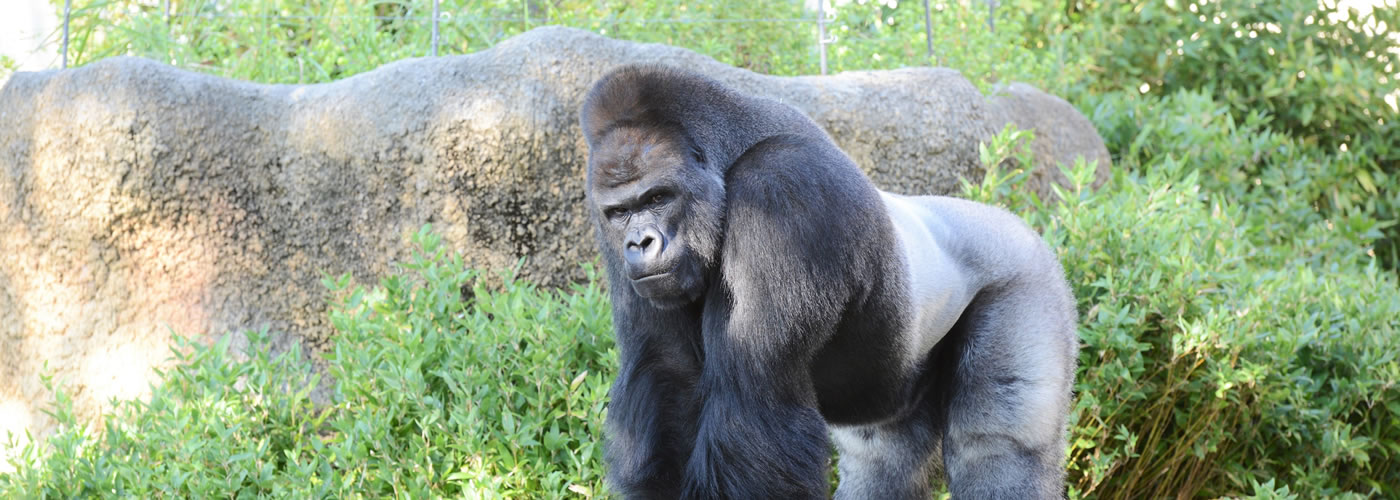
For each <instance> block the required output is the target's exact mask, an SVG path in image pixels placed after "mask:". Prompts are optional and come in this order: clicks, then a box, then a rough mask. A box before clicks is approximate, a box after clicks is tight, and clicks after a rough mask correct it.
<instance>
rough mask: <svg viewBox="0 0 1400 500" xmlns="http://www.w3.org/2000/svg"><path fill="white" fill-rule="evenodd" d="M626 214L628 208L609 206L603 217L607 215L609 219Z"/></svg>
mask: <svg viewBox="0 0 1400 500" xmlns="http://www.w3.org/2000/svg"><path fill="white" fill-rule="evenodd" d="M626 216H627V210H625V209H622V208H618V207H613V208H609V209H607V210H604V211H603V217H607V218H609V219H618V218H621V217H626Z"/></svg>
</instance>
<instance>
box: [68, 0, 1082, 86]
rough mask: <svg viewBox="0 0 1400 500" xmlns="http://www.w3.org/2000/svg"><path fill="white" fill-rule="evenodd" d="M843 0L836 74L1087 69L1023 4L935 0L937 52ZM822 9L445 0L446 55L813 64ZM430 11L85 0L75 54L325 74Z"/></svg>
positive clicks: (900, 16) (796, 70) (251, 76)
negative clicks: (644, 45)
mask: <svg viewBox="0 0 1400 500" xmlns="http://www.w3.org/2000/svg"><path fill="white" fill-rule="evenodd" d="M55 1H56V4H57V5H58V6H59V7H61V6H62V2H61V1H57V0H55ZM829 3H831V2H829ZM835 4H836V5H830V6H828V7H827V8H828V9H829V10H828V11H827V15H828V23H827V24H828V27H827V30H828V31H827V33H828V39H829V40H830V44H829V45H828V48H827V50H828V52H829V57H830V64H829V71H831V72H839V71H846V70H862V69H878V68H896V67H901V66H906V65H909V64H929V63H933V62H938V63H941V64H943V65H947V66H950V67H955V68H958V69H960V70H961V71H963V72H965V73H967V74H969V75H970V76H971V77H972V78H973V80H974V81H975V82H977V83H978V84H984V83H985V82H993V81H997V80H1002V79H1018V80H1022V81H1031V82H1037V83H1040V84H1041V85H1042V86H1047V85H1048V86H1049V87H1050V88H1052V89H1053V88H1059V87H1060V86H1063V85H1068V84H1069V83H1071V82H1074V81H1075V80H1076V79H1077V77H1078V75H1080V74H1082V72H1080V71H1078V70H1077V68H1079V67H1080V66H1082V64H1080V62H1079V61H1070V60H1068V59H1067V58H1069V57H1070V55H1069V54H1067V53H1065V52H1064V51H1058V50H1051V51H1032V50H1028V49H1027V48H1025V47H1022V46H1020V45H1019V44H1017V43H1014V42H1013V41H1012V40H1013V39H1012V38H1010V37H1008V36H1006V34H1007V33H1017V32H1019V31H1021V30H1026V29H1030V27H1029V26H1026V25H1025V22H1026V20H1027V19H1028V18H1027V17H1026V16H1025V15H1022V14H1021V12H1022V11H1021V10H1017V9H1009V8H1003V9H998V10H997V11H995V12H996V16H997V20H996V21H995V23H996V25H997V26H1000V28H999V29H1001V30H1002V33H1003V34H1002V35H1000V36H998V35H997V34H996V33H995V32H993V31H992V30H991V29H990V27H989V26H988V25H987V22H986V19H987V17H986V16H987V11H985V10H981V9H977V8H974V7H973V6H971V5H964V4H961V3H952V4H947V3H943V2H937V3H935V4H934V5H933V8H935V9H936V11H935V12H934V15H933V16H932V17H931V18H930V19H931V20H932V21H933V24H932V25H931V28H932V30H933V32H934V33H935V47H936V48H935V53H936V54H937V57H936V58H930V57H929V55H928V50H927V48H926V45H927V43H926V37H925V29H924V27H925V19H924V11H923V9H922V8H921V7H919V6H918V5H916V4H913V3H907V2H906V3H905V4H904V6H903V7H902V8H896V6H898V5H900V4H899V3H898V2H893V1H890V2H885V1H878V2H876V1H870V0H855V1H848V2H835ZM813 7H814V4H813V5H807V6H804V4H803V3H802V2H798V1H791V0H780V1H773V2H746V1H739V0H724V1H719V2H694V1H686V0H648V1H646V2H619V1H612V0H555V1H533V0H524V1H522V0H442V2H441V5H440V7H439V10H440V12H441V13H442V14H441V16H442V17H441V18H440V22H439V31H440V34H439V37H440V38H439V54H442V55H448V54H465V53H471V52H476V51H479V50H483V49H487V48H490V47H491V46H493V45H495V44H496V43H498V42H500V41H501V40H504V39H506V38H509V37H511V36H514V35H518V34H520V33H523V32H525V31H528V30H530V29H532V28H535V27H538V26H544V25H551V24H552V25H563V26H573V27H578V28H583V29H587V30H590V31H594V32H597V33H600V34H603V35H606V36H609V37H612V38H618V39H625V40H633V41H639V42H656V43H665V44H670V45H677V46H683V47H686V48H689V49H691V50H695V51H697V52H700V53H702V54H706V55H709V56H711V57H714V58H716V59H718V60H719V61H722V62H725V63H728V64H731V65H735V66H739V67H743V68H748V69H751V70H754V71H757V72H760V73H768V74H779V75H797V74H815V73H818V72H819V71H820V63H819V59H820V58H819V55H818V48H817V40H818V35H817V23H816V20H817V13H816V12H815V10H814V8H813ZM431 19H432V2H431V1H429V0H400V1H391V2H297V1H291V0H254V1H245V2H218V1H215V0H192V1H189V2H179V1H176V2H172V3H171V10H170V15H169V16H168V17H167V15H166V11H165V4H164V3H163V2H162V1H159V0H109V1H105V2H96V3H91V4H86V5H82V6H78V7H75V8H74V13H73V28H72V29H73V35H72V40H73V44H72V48H71V49H70V52H71V53H70V56H71V58H72V60H73V61H74V65H82V64H86V63H88V62H91V61H95V60H98V59H102V58H105V57H110V56H115V55H138V56H143V57H148V58H152V59H156V60H160V61H165V62H168V63H170V64H173V65H176V66H182V67H186V68H191V69H197V70H202V71H208V72H212V73H215V74H220V75H223V76H228V77H234V78H241V79H247V80H254V81H260V82H267V83H314V82H324V81H329V80H335V79H339V78H344V77H346V76H350V75H353V74H356V73H360V72H363V71H368V70H371V69H374V68H376V67H379V66H380V65H383V64H386V63H389V62H392V61H396V60H399V59H403V58H407V57H420V56H425V55H428V54H429V52H430V50H431V49H430V47H431V46H432V23H431ZM948 33H958V34H959V36H946V35H947V34H948ZM940 34H941V35H943V36H939V35H940ZM989 47H990V48H991V49H989ZM935 59H936V61H935Z"/></svg>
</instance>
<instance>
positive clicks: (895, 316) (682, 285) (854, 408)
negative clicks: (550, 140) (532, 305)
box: [581, 66, 1033, 499]
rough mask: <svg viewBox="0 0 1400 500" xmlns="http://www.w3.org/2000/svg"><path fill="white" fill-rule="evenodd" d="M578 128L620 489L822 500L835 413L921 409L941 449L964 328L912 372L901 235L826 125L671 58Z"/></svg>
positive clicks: (600, 93)
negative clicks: (596, 251) (608, 348)
mask: <svg viewBox="0 0 1400 500" xmlns="http://www.w3.org/2000/svg"><path fill="white" fill-rule="evenodd" d="M581 122H582V123H581V124H582V128H583V132H584V135H585V138H586V139H587V141H588V145H589V149H590V158H589V165H588V179H587V189H588V200H589V212H590V215H591V217H592V218H593V220H594V222H595V224H596V226H597V235H598V238H599V247H600V249H601V253H602V255H603V258H604V260H605V263H606V265H607V270H608V279H609V282H610V284H611V286H610V293H611V297H612V303H613V314H614V318H613V321H614V325H615V326H616V330H617V343H618V347H619V351H620V361H621V369H620V373H619V375H618V378H617V381H616V383H615V384H614V386H613V389H612V393H611V394H612V403H611V406H610V407H609V410H608V422H607V428H608V433H609V440H608V443H607V451H606V459H607V462H608V465H609V468H610V469H609V481H610V484H611V485H612V487H613V488H614V489H616V490H618V492H620V493H621V494H622V495H624V496H626V497H628V498H678V497H679V498H726V499H756V498H784V499H786V498H824V497H826V496H827V493H828V485H827V484H826V471H827V469H828V463H827V462H828V450H829V447H828V439H827V432H828V431H827V425H828V424H835V425H841V424H851V425H861V424H873V423H879V422H885V421H890V422H896V421H917V422H915V423H916V424H918V425H917V427H916V428H915V430H916V432H913V434H911V436H917V437H906V438H900V440H901V442H908V443H909V444H908V446H911V447H912V446H917V447H918V448H919V449H918V450H917V453H914V454H911V456H915V455H917V457H924V456H927V455H928V454H930V453H932V449H933V448H934V447H936V446H937V444H936V443H935V442H936V441H937V439H938V438H940V437H941V436H943V435H944V434H945V433H946V426H947V422H948V421H949V416H948V413H947V411H946V408H947V407H948V405H949V404H952V401H953V400H954V399H956V398H957V397H958V395H957V394H956V393H955V390H954V389H953V388H951V387H950V386H949V385H948V384H946V383H941V384H940V383H938V381H940V380H949V379H951V378H953V377H954V376H956V375H957V374H956V373H955V371H956V369H957V367H958V366H959V364H960V363H961V361H960V359H961V358H962V357H963V354H964V351H965V350H966V349H967V347H966V343H967V335H968V334H967V332H966V331H965V330H968V327H967V326H966V325H963V322H961V321H960V322H959V326H956V327H954V329H953V330H954V331H953V332H951V333H950V336H949V337H948V338H946V339H945V341H944V342H942V343H940V344H939V345H938V347H937V348H935V349H934V350H933V352H932V353H931V355H930V356H928V357H927V358H926V359H925V361H924V362H922V363H921V364H920V366H921V367H920V368H918V369H909V368H908V367H906V366H904V365H903V364H902V361H901V360H902V358H901V356H904V355H905V354H904V353H905V350H906V349H907V348H908V344H909V342H910V341H909V339H908V338H905V337H904V336H907V335H908V332H909V331H910V330H911V328H910V322H911V321H912V318H913V316H914V314H913V311H912V310H911V307H912V306H911V305H910V290H909V289H910V286H911V285H910V283H911V282H910V277H909V275H908V271H907V270H906V269H905V267H904V260H903V259H904V257H903V256H902V255H903V254H901V253H900V252H901V250H900V249H899V241H898V239H897V237H896V235H895V227H894V225H893V223H892V221H891V219H890V216H889V215H888V214H887V212H886V207H885V203H884V201H882V198H881V194H880V192H879V191H878V190H877V189H876V188H875V187H874V186H873V185H872V184H871V183H870V181H869V180H868V179H867V178H866V176H865V175H864V174H863V173H862V172H861V171H860V169H858V168H857V167H856V165H855V164H854V163H853V162H852V161H851V160H850V159H849V158H848V157H847V156H846V155H845V154H844V153H843V152H841V151H840V150H839V149H838V148H837V147H836V145H835V144H834V143H833V142H832V140H831V139H830V137H828V136H827V134H826V133H825V132H824V131H822V129H821V128H820V127H818V126H817V125H816V124H815V123H813V122H812V121H811V120H810V119H808V118H807V117H806V116H804V115H803V114H801V113H800V112H798V111H796V110H795V109H793V108H792V107H790V106H787V105H783V104H780V103H777V102H774V101H771V100H767V99H760V98H755V97H750V96H745V95H742V94H739V93H737V92H734V91H732V90H730V89H728V88H726V87H724V86H722V85H720V84H719V83H717V82H715V81H713V80H710V79H708V78H705V77H701V76H698V75H694V74H690V73H686V72H683V71H679V70H675V69H670V68H665V67H659V66H629V67H624V68H621V69H619V70H616V71H614V72H612V73H610V74H608V75H607V76H605V77H603V78H602V79H601V80H599V82H598V83H597V84H596V85H595V86H594V88H593V90H592V91H591V92H590V93H589V95H588V97H587V99H586V101H585V104H584V106H583V110H582V119H581ZM994 380H995V381H996V382H997V383H1002V382H1005V381H1007V380H1009V381H1010V382H1006V383H1013V384H1014V383H1015V379H1014V375H1013V376H1010V378H1008V376H1002V377H1001V378H996V379H994ZM969 404H974V403H969ZM914 441H918V442H919V444H917V445H915V444H914ZM946 451H947V450H945V452H946ZM911 453H912V452H911ZM917 457H916V458H917ZM1032 458H1033V457H1032ZM1020 459H1021V458H1018V459H1017V460H1020ZM920 460H921V459H920ZM916 486H917V485H916ZM888 491H896V490H894V489H890V490H888ZM909 491H920V490H919V487H913V488H912V489H910V490H909ZM955 491H956V489H955Z"/></svg>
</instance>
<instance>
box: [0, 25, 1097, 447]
mask: <svg viewBox="0 0 1400 500" xmlns="http://www.w3.org/2000/svg"><path fill="white" fill-rule="evenodd" d="M637 61H655V62H663V63H667V64H672V65H677V66H682V67H687V68H691V69H694V70H698V71H701V72H704V73H707V74H709V75H712V76H714V77H716V78H718V79H720V80H723V81H726V82H728V83H730V84H732V85H734V86H736V87H738V88H740V89H742V90H744V91H746V92H752V93H755V94H761V95H766V96H770V97H773V98H776V99H780V100H782V101H784V102H788V103H791V104H792V105H794V106H797V107H798V108H801V109H802V110H804V111H806V112H807V113H808V114H810V115H811V116H812V117H813V118H815V119H816V121H817V122H818V123H820V124H821V125H822V126H824V127H826V129H827V130H828V131H830V133H831V134H832V136H833V137H835V138H836V141H837V142H838V143H840V145H841V147H842V148H844V149H845V150H846V151H847V152H849V153H850V154H851V156H852V157H853V158H854V159H855V160H856V162H857V163H859V164H860V165H861V166H863V167H865V168H866V169H867V170H868V171H869V172H870V175H871V178H872V179H874V181H875V182H876V184H878V185H879V186H881V187H883V188H885V189H888V190H892V191H897V192H904V193H948V192H951V191H953V190H955V189H956V186H957V179H958V178H959V177H962V176H972V177H977V176H978V175H979V170H978V164H977V143H978V141H980V140H983V139H985V138H987V137H988V136H989V135H990V134H992V133H993V132H994V131H996V130H1000V129H1001V125H1002V124H1003V123H1005V122H1007V121H1016V122H1017V123H1022V121H1021V120H1020V118H1019V117H1021V116H1033V117H1035V118H1033V119H1031V120H1030V121H1026V122H1024V123H1029V124H1030V125H1031V126H1033V127H1035V128H1036V132H1037V134H1038V136H1039V138H1040V140H1042V141H1045V144H1047V145H1048V146H1046V149H1044V150H1043V151H1042V149H1041V148H1039V146H1038V149H1037V151H1038V152H1039V153H1041V157H1042V158H1043V159H1045V160H1046V161H1051V160H1053V161H1064V160H1067V159H1069V158H1072V157H1073V156H1075V155H1085V156H1088V157H1090V158H1093V159H1098V160H1100V165H1101V168H1103V169H1104V170H1103V171H1104V172H1106V171H1107V167H1108V165H1107V164H1108V162H1107V158H1108V156H1107V152H1106V151H1105V150H1104V147H1103V142H1102V141H1101V140H1100V139H1099V138H1098V136H1097V134H1096V133H1095V132H1094V130H1093V129H1092V127H1091V126H1089V124H1088V122H1087V121H1085V120H1084V119H1083V117H1081V116H1079V115H1078V114H1077V113H1076V112H1075V111H1074V110H1073V109H1072V108H1070V107H1068V106H1058V105H1056V106H1051V107H1049V108H1045V109H1039V108H1037V106H1039V103H1042V102H1051V103H1052V104H1057V103H1056V102H1055V100H1054V98H1052V97H1049V96H1045V95H1044V94H1043V93H1040V92H1039V91H1035V90H1034V89H1030V88H1022V89H1020V90H1018V91H1017V92H1016V93H1013V94H1011V95H1012V97H1013V98H1012V99H1011V100H1006V99H1003V98H997V100H995V102H996V103H997V104H995V105H993V106H989V104H988V101H986V100H985V99H984V98H983V96H981V95H980V94H979V93H978V92H977V90H976V89H975V88H974V87H973V86H972V85H970V84H969V83H968V82H967V81H966V80H965V79H963V78H962V76H960V75H959V74H958V73H957V72H955V71H952V70H947V69H933V68H911V69H904V70H896V71H876V72H858V73H845V74H840V75H834V76H811V77H793V78H781V77H771V76H764V75H759V74H755V73H751V72H749V71H745V70H742V69H736V68H732V67H729V66H726V65H724V64H721V63H718V62H716V61H714V60H712V59H710V58H708V57H705V56H701V55H698V54H696V53H694V52H690V51H687V50H683V49H678V48H674V47H669V46H663V45H650V44H636V43H629V42H623V41H616V40H610V39H607V38H603V37H600V36H597V35H593V34H591V33H588V32H584V31H578V30H573V29H565V28H541V29H537V30H534V31H531V32H529V33H527V34H524V35H521V36H519V37H516V38H513V39H511V40H508V41H505V42H503V43H501V44H500V45H499V46H497V47H496V48H493V49H491V50H487V51H483V52H479V53H476V54H472V55H466V56H456V57H441V58H431V59H427V58H425V59H413V60H406V61H400V62H397V63H394V64H389V65H386V66H384V67H382V68H379V69H377V70H374V71H371V72H368V73H365V74H361V75H358V76H355V77H352V78H347V79H345V80H342V81H338V82H334V83H326V84H318V85H260V84H254V83H247V82H241V81H234V80H228V79H223V78H216V77H212V76H208V75H203V74H199V73H191V72H188V71H183V70H179V69H175V68H172V67H169V66H166V65H162V64H159V63H156V62H152V61H148V60H143V59H134V58H113V59H108V60H104V61H101V62H97V63H94V64H91V65H88V66H85V67H82V68H77V69H70V70H64V71H46V72H39V73H19V74H17V75H15V76H13V77H12V78H11V79H10V80H9V81H8V82H7V83H6V84H5V86H4V88H3V90H0V435H2V434H3V428H6V427H7V428H9V429H19V428H30V429H35V430H38V429H42V428H44V427H46V426H47V421H46V418H45V417H43V416H42V414H41V412H40V410H41V405H42V402H43V401H44V400H45V398H47V394H46V393H45V392H44V391H43V389H42V387H41V385H40V382H39V377H38V374H39V373H40V371H41V367H43V366H44V364H45V363H47V364H48V366H49V367H50V368H51V369H52V370H53V371H54V372H55V374H56V375H57V376H58V378H59V379H63V380H66V381H67V382H68V383H69V387H70V389H72V390H75V391H76V397H75V399H76V401H77V403H78V409H79V411H80V412H82V413H86V414H89V415H90V414H92V413H93V412H94V411H96V410H98V409H100V406H101V403H102V402H104V401H106V400H107V399H108V398H109V397H122V398H128V397H134V396H138V395H140V394H141V393H142V392H143V391H144V389H145V387H146V383H147V382H148V381H149V380H150V378H151V377H150V375H151V371H150V368H151V367H153V366H157V365H159V364H161V363H162V362H163V360H165V358H166V357H167V355H168V342H169V338H168V336H169V334H170V331H171V330H174V331H178V332H182V333H185V334H194V335H207V334H210V333H222V332H225V331H230V330H238V329H245V328H258V327H269V328H271V329H272V330H273V331H275V332H283V334H282V335H281V336H279V337H278V338H279V339H280V340H279V342H280V343H281V345H283V346H285V345H288V344H289V343H291V342H302V343H304V344H306V345H309V346H310V347H312V349H313V350H314V349H315V348H317V347H321V346H323V345H324V342H325V340H326V336H327V335H328V333H329V327H328V325H327V321H326V318H325V314H324V312H325V305H324V300H325V291H324V290H323V288H322V286H321V284H320V283H319V279H320V277H321V273H322V272H323V271H325V272H329V273H331V274H339V273H343V272H347V271H348V272H351V273H353V274H354V276H355V277H356V278H357V279H358V280H361V281H362V282H368V281H372V280H374V279H376V278H377V277H379V276H382V275H384V274H385V273H386V272H388V271H390V268H389V266H388V263H389V262H391V261H394V260H396V259H400V258H402V257H404V256H405V255H406V251H407V250H406V245H405V235H406V234H408V233H410V232H411V231H413V230H415V229H417V228H418V227H420V226H421V225H422V224H423V223H425V222H434V223H436V226H435V227H436V228H437V229H438V230H439V231H440V232H442V233H443V235H444V237H445V239H446V241H447V243H448V244H450V245H451V246H452V247H454V248H456V249H459V250H461V251H463V252H465V253H466V255H467V256H468V258H469V259H470V261H471V263H473V264H474V265H476V266H480V267H484V268H503V267H507V266H509V265H511V264H513V263H515V262H516V261H517V260H518V259H520V258H522V257H523V258H526V259H527V260H526V262H525V265H524V267H523V273H524V275H525V276H526V277H527V278H529V279H532V280H535V281H537V282H541V283H543V284H549V285H558V284H562V283H566V282H568V281H570V280H574V279H577V278H580V277H581V272H580V268H579V263H580V262H583V261H588V260H590V259H592V258H593V256H594V252H593V250H592V249H591V244H592V237H591V234H590V230H589V229H588V227H587V226H586V218H585V214H584V212H583V202H584V197H583V187H582V179H583V170H584V160H585V158H586V150H585V147H584V143H583V140H582V138H581V137H580V134H579V130H578V126H577V114H576V113H577V109H578V105H579V102H580V100H581V98H582V96H583V94H584V93H585V92H586V91H587V89H588V88H589V85H590V84H591V83H592V82H593V81H594V79H596V78H597V77H599V76H600V75H602V74H603V73H604V72H606V71H607V70H608V69H609V68H611V67H613V66H615V65H618V64H621V63H626V62H637ZM1019 96H1029V97H1019ZM1062 102H1063V101H1059V103H1062ZM993 110H995V112H992V111H993ZM1066 138H1068V139H1066Z"/></svg>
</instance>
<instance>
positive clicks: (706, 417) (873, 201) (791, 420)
mask: <svg viewBox="0 0 1400 500" xmlns="http://www.w3.org/2000/svg"><path fill="white" fill-rule="evenodd" d="M827 144H828V143H826V142H825V141H824V140H816V139H814V138H811V137H803V136H779V137H774V138H769V139H767V140H765V141H763V142H761V143H759V144H758V145H756V146H754V147H753V148H751V149H750V150H749V151H748V152H746V153H745V154H744V155H743V156H742V157H741V158H740V159H739V160H738V161H737V162H735V164H734V165H733V166H732V167H731V168H730V170H729V171H728V174H727V176H726V184H727V186H728V192H729V197H728V199H729V203H728V206H727V220H726V229H725V237H724V250H723V256H722V259H721V261H722V266H723V267H722V272H721V273H720V274H721V276H723V282H722V283H720V284H718V285H717V286H713V287H711V289H710V290H709V293H708V294H707V296H706V298H705V310H704V320H703V328H704V338H705V344H704V345H705V363H704V367H703V371H702V375H701V378H700V383H699V391H700V393H701V394H702V395H703V397H704V401H705V403H704V407H703V409H701V415H700V419H699V422H700V423H701V424H700V425H701V426H700V428H699V430H698V434H697V437H696V441H695V450H694V452H693V453H692V455H691V456H690V460H689V465H688V467H687V474H686V483H685V492H684V494H683V497H685V498H824V497H826V495H827V488H828V486H827V484H826V475H825V470H826V467H827V457H828V448H827V439H826V426H825V423H824V420H823V418H822V415H821V413H820V412H819V410H818V401H817V396H816V392H815V389H814V383H813V380H812V374H811V368H810V367H811V363H812V360H813V358H814V356H815V355H816V353H817V351H818V350H819V349H820V348H822V347H823V346H824V345H826V344H827V342H828V340H829V339H830V338H831V337H832V335H833V333H834V331H835V329H836V326H837V324H838V323H839V322H840V321H841V319H842V313H843V312H844V310H845V308H846V307H847V306H848V304H850V303H851V302H852V298H853V297H857V296H859V295H861V294H863V293H866V292H868V291H869V289H870V288H871V287H870V286H869V284H870V283H871V282H872V281H875V280H878V279H879V278H880V276H881V273H885V272H889V271H890V269H887V268H885V267H884V266H883V264H885V263H887V262H890V261H892V259H886V258H881V257H882V256H881V255H878V254H879V253H880V252H883V251H892V249H889V248H887V247H886V248H883V249H882V248H880V246H879V245H875V244H873V242H880V241H890V238H889V235H885V238H883V239H882V238H879V237H877V235H876V234H874V233H875V232H877V231H880V230H881V228H885V229H888V227H889V225H888V223H885V224H879V223H877V222H876V221H875V220H874V218H877V217H879V218H882V217H884V215H883V209H882V207H881V206H880V200H879V195H878V193H877V192H876V191H875V190H874V189H870V188H866V189H860V187H862V186H866V185H865V184H857V183H856V182H855V181H857V180H860V179H859V177H854V176H858V175H859V172H858V171H856V170H855V169H843V168H827V167H829V166H831V165H832V163H835V162H847V161H849V160H847V159H846V158H845V157H844V155H841V154H840V153H839V152H838V151H835V150H834V148H830V147H828V146H827ZM846 176H851V177H852V178H846ZM832 207H843V208H842V209H840V210H832Z"/></svg>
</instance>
